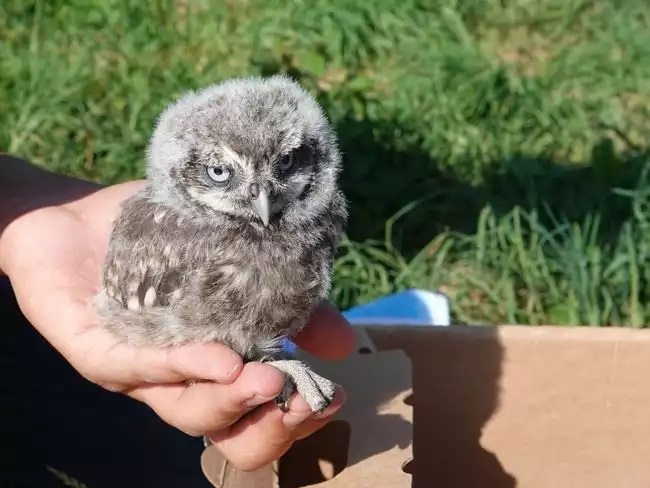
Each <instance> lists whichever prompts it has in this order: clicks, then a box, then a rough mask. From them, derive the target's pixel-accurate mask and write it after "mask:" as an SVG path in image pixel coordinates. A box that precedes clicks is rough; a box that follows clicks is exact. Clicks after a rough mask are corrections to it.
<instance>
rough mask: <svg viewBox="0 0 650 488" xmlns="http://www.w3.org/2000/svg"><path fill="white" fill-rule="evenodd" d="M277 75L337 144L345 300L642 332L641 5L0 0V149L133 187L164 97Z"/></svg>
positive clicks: (649, 215)
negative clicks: (433, 305) (415, 300)
mask: <svg viewBox="0 0 650 488" xmlns="http://www.w3.org/2000/svg"><path fill="white" fill-rule="evenodd" d="M275 72H287V73H290V74H292V75H293V76H296V77H297V78H298V79H299V80H300V81H301V82H302V83H303V84H304V85H305V86H306V87H307V88H308V89H310V90H312V91H313V92H314V93H315V94H316V95H317V96H318V98H319V100H320V101H321V103H322V104H323V105H324V107H325V108H326V110H327V112H328V114H329V115H330V117H331V119H332V120H333V122H334V123H335V125H336V127H337V129H338V131H339V135H340V139H341V146H342V149H343V150H344V153H345V161H346V166H345V171H344V177H343V185H344V189H345V191H346V193H347V195H348V197H349V198H350V201H351V205H352V208H351V210H352V212H351V223H350V228H349V235H348V240H347V241H346V243H345V245H344V247H343V252H342V255H341V257H340V259H339V261H338V262H337V266H336V274H335V288H334V297H335V299H336V301H337V302H338V303H339V305H341V306H349V305H352V304H356V303H362V302H365V301H367V300H370V299H372V298H374V297H377V296H379V295H381V294H383V293H387V292H390V291H393V290H398V289H404V288H408V287H413V286H418V287H424V288H429V289H440V290H443V291H445V292H446V293H448V294H449V295H450V297H451V299H452V305H453V313H454V316H455V319H456V320H457V321H459V322H471V323H530V324H543V323H551V324H590V325H611V324H614V325H627V326H643V325H646V324H650V300H649V298H650V297H649V294H650V267H649V266H648V264H647V254H648V252H649V247H648V246H650V244H648V243H650V230H649V221H650V209H649V207H648V205H649V204H650V199H648V186H647V183H648V180H647V175H646V169H647V168H648V167H649V165H650V143H649V138H648V135H647V134H648V133H649V131H650V103H649V101H650V81H649V80H650V11H649V10H648V9H647V6H646V5H645V2H643V1H635V0H628V1H625V2H621V1H616V0H602V1H598V2H596V1H586V0H510V1H503V0H502V1H497V0H483V1H480V0H464V1H462V2H461V1H452V0H440V1H433V0H429V1H427V0H365V1H363V2H361V1H357V0H336V1H332V0H329V1H325V0H310V1H305V0H302V1H299V0H238V1H235V0H223V1H221V2H208V1H198V0H196V1H189V0H176V1H162V0H161V1H153V0H140V1H135V0H107V1H104V2H94V1H90V0H68V1H60V0H59V1H56V0H50V1H25V0H4V1H3V2H2V4H1V5H0V115H1V117H2V119H1V123H0V149H2V150H5V151H9V152H12V153H15V154H18V155H20V156H23V157H27V158H29V159H31V160H32V161H34V162H36V163H38V164H41V165H44V166H47V167H49V168H52V169H55V170H57V171H61V172H64V173H68V174H74V175H79V176H83V177H86V178H91V179H95V180H99V181H103V182H117V181H122V180H126V179H131V178H134V177H139V176H142V170H143V150H144V147H145V144H146V142H147V139H148V137H149V135H150V133H151V128H152V124H153V122H154V120H155V117H156V115H157V114H158V113H159V111H160V110H161V109H162V108H163V107H164V106H165V104H166V103H168V101H169V100H171V99H172V98H174V97H176V96H178V95H179V94H181V93H182V92H183V91H185V90H186V89H190V88H197V87H201V86H204V85H206V84H208V83H213V82H215V81H218V80H221V79H225V78H228V77H232V76H240V75H247V74H269V73H275ZM414 202H416V203H414ZM403 209H405V210H404V211H403V212H402V210H403ZM395 216H397V217H398V218H394V217H395Z"/></svg>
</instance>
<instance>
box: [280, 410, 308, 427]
mask: <svg viewBox="0 0 650 488" xmlns="http://www.w3.org/2000/svg"><path fill="white" fill-rule="evenodd" d="M311 416H312V412H310V411H307V412H287V413H285V414H284V417H282V422H283V423H284V426H285V427H288V428H289V429H292V428H294V427H297V426H298V425H300V424H302V423H303V422H304V421H305V420H307V419H308V418H309V417H311Z"/></svg>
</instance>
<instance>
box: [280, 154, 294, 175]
mask: <svg viewBox="0 0 650 488" xmlns="http://www.w3.org/2000/svg"><path fill="white" fill-rule="evenodd" d="M293 162H294V157H293V152H291V153H289V154H285V155H284V156H282V157H281V158H280V161H279V162H278V168H280V171H282V172H283V173H284V172H286V171H289V170H290V169H291V167H292V166H293Z"/></svg>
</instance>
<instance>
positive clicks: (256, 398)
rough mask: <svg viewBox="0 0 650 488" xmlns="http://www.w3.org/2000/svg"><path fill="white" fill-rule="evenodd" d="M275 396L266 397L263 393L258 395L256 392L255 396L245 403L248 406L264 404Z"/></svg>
mask: <svg viewBox="0 0 650 488" xmlns="http://www.w3.org/2000/svg"><path fill="white" fill-rule="evenodd" d="M274 398H275V397H265V396H262V395H258V394H257V393H256V394H255V395H254V396H252V397H251V398H249V399H248V400H246V401H244V405H246V406H247V407H257V406H258V405H262V404H263V403H267V402H270V401H271V400H273V399H274Z"/></svg>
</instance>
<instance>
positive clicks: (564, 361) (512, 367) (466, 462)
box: [202, 326, 650, 488]
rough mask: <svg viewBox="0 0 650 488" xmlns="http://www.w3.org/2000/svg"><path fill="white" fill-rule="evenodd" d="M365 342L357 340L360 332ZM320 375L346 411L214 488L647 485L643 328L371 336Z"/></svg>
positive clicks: (404, 330)
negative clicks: (341, 390) (336, 390)
mask: <svg viewBox="0 0 650 488" xmlns="http://www.w3.org/2000/svg"><path fill="white" fill-rule="evenodd" d="M366 332H367V336H366ZM358 344H359V348H360V349H361V350H362V351H364V353H360V354H357V355H354V356H352V357H350V358H349V359H348V360H346V361H342V362H338V363H327V362H322V361H318V360H316V359H315V358H311V357H307V358H306V359H307V360H308V361H310V362H311V363H312V364H313V365H314V368H315V370H316V371H319V373H324V374H325V375H329V377H330V378H332V379H333V380H335V381H337V382H339V383H341V384H342V385H343V386H344V387H345V388H346V391H347V393H348V402H347V404H346V405H345V406H344V408H343V409H342V410H341V412H340V413H339V415H338V416H337V417H336V419H335V420H334V421H333V422H332V423H331V424H329V425H328V426H326V427H325V428H324V429H323V430H321V431H319V432H317V433H316V434H314V435H313V436H311V437H309V438H307V439H305V440H303V441H300V442H298V443H296V444H295V445H294V447H293V448H292V449H291V450H290V451H289V452H288V453H287V455H286V456H285V457H284V458H283V459H282V460H280V462H279V463H275V464H274V465H273V466H268V467H266V468H264V469H261V470H259V471H256V472H252V473H249V472H239V471H237V470H235V469H233V468H232V466H229V465H227V464H225V463H224V462H223V459H221V458H220V456H219V455H218V454H217V452H216V451H214V450H213V449H210V448H209V449H208V450H206V451H205V452H204V454H203V457H202V466H203V470H204V473H205V474H206V476H207V477H208V479H210V480H211V482H212V484H213V485H214V486H219V487H223V488H235V487H236V488H253V487H255V488H267V487H268V488H271V487H279V488H298V487H303V486H313V487H318V488H339V487H350V488H366V487H368V488H369V487H371V486H372V487H375V486H380V487H390V488H406V487H415V488H437V487H441V488H474V487H476V488H511V487H518V488H565V487H566V488H569V487H571V488H574V487H585V488H587V487H588V488H645V487H648V488H650V330H633V329H618V328H587V327H584V328H583V327H576V328H562V327H520V326H504V327H483V326H481V327H461V326H458V327H431V328H428V327H427V328H420V327H417V328H414V327H367V328H365V332H364V330H362V329H359V338H358Z"/></svg>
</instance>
